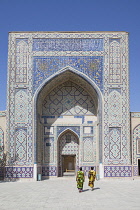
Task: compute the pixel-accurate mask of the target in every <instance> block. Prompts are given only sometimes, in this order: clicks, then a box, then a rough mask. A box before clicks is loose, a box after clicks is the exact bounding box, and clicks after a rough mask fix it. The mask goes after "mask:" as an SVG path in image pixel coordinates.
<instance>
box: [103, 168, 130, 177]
mask: <svg viewBox="0 0 140 210" xmlns="http://www.w3.org/2000/svg"><path fill="white" fill-rule="evenodd" d="M104 176H105V177H131V176H132V167H131V166H104Z"/></svg>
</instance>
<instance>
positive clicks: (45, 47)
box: [33, 38, 103, 51]
mask: <svg viewBox="0 0 140 210" xmlns="http://www.w3.org/2000/svg"><path fill="white" fill-rule="evenodd" d="M102 50H103V39H76V40H75V39H52V38H51V39H33V51H102Z"/></svg>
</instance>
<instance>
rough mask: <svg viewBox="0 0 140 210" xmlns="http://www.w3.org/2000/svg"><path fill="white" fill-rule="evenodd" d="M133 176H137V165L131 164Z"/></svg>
mask: <svg viewBox="0 0 140 210" xmlns="http://www.w3.org/2000/svg"><path fill="white" fill-rule="evenodd" d="M133 176H138V166H133Z"/></svg>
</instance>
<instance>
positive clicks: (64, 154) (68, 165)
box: [57, 129, 79, 176]
mask: <svg viewBox="0 0 140 210" xmlns="http://www.w3.org/2000/svg"><path fill="white" fill-rule="evenodd" d="M57 154H58V161H57V163H58V171H57V173H58V174H57V175H58V176H63V175H64V174H67V172H68V174H69V173H70V174H73V175H74V174H75V171H76V169H77V167H78V165H79V137H78V136H77V134H76V133H74V132H73V131H72V130H70V129H66V130H65V131H64V132H62V133H61V134H60V135H59V137H58V141H57Z"/></svg>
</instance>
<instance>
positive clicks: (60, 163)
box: [35, 70, 102, 177]
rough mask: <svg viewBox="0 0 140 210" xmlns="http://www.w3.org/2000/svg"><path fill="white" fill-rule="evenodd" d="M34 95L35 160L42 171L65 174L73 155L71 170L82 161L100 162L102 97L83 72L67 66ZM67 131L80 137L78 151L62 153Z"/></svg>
mask: <svg viewBox="0 0 140 210" xmlns="http://www.w3.org/2000/svg"><path fill="white" fill-rule="evenodd" d="M35 99H36V100H35V101H36V110H35V115H36V121H35V130H36V133H35V139H36V142H35V144H36V151H35V162H36V163H37V166H38V170H42V175H43V176H44V177H46V176H50V175H52V174H53V175H54V176H62V175H63V173H64V172H65V171H64V170H66V165H67V164H68V159H69V160H70V159H72V158H73V160H74V162H73V163H71V166H70V165H69V166H68V165H67V167H68V170H69V168H71V167H72V168H74V169H70V170H74V171H75V170H76V169H77V167H79V166H80V165H83V166H84V165H85V166H86V165H87V164H89V165H94V166H95V165H98V164H99V162H100V160H99V156H100V154H99V153H101V150H100V149H99V147H100V148H101V142H99V139H100V138H99V130H101V129H100V128H98V124H99V122H100V121H101V100H102V99H101V94H100V96H99V94H98V93H97V89H95V88H94V87H93V85H92V84H90V83H89V82H88V81H86V80H85V78H83V77H82V75H81V76H79V75H78V74H76V73H74V72H72V71H70V70H66V71H64V72H62V73H60V74H59V75H57V76H55V77H54V78H51V79H50V80H49V81H47V82H46V83H44V85H43V86H42V87H41V88H40V90H39V91H38V93H37V94H36V97H35ZM65 130H66V131H65ZM64 131H65V132H64ZM61 133H63V135H64V136H65V137H64V136H63V135H61ZM74 133H76V135H77V136H76V135H75V134H74ZM66 134H67V135H68V136H71V138H73V139H74V138H75V139H77V142H78V143H77V145H78V149H77V151H78V152H77V153H73V154H72V150H71V153H70V154H69V152H68V151H67V153H65V154H63V152H62V151H63V148H62V147H60V145H61V139H65V141H66V138H67V137H66V136H67V135H66ZM62 136H63V138H62ZM65 143H66V142H65ZM63 144H64V140H63ZM89 147H91V148H90V149H89ZM88 150H89V153H88ZM88 154H90V157H87V156H88ZM95 154H96V155H95ZM69 164H70V163H69ZM50 168H51V170H52V171H53V173H52V172H50Z"/></svg>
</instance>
